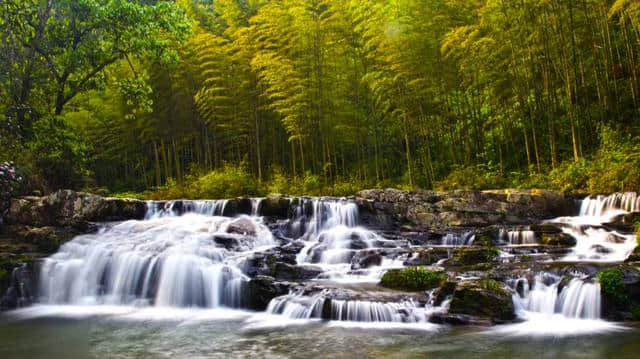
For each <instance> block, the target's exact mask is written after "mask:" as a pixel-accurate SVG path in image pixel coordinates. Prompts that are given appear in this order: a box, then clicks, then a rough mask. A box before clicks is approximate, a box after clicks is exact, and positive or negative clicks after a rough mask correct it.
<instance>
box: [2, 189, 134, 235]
mask: <svg viewBox="0 0 640 359" xmlns="http://www.w3.org/2000/svg"><path fill="white" fill-rule="evenodd" d="M145 212H146V204H145V202H144V201H139V200H133V199H120V198H104V197H100V196H97V195H93V194H90V193H83V192H74V191H71V190H61V191H57V192H54V193H52V194H50V195H49V196H46V197H22V198H17V199H14V200H12V201H11V205H10V207H9V210H8V212H7V215H6V218H5V220H6V222H7V223H9V224H22V225H28V226H33V227H46V226H54V227H67V226H69V227H71V226H73V227H77V226H80V227H82V226H84V225H86V223H88V222H108V221H121V220H128V219H142V218H144V215H145Z"/></svg>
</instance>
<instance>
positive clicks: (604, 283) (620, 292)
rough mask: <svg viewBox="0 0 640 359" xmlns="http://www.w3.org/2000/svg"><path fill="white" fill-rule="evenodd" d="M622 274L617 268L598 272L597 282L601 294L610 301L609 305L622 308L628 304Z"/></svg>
mask: <svg viewBox="0 0 640 359" xmlns="http://www.w3.org/2000/svg"><path fill="white" fill-rule="evenodd" d="M623 277H624V276H623V273H622V271H621V270H620V269H618V268H610V269H607V270H603V271H601V272H598V282H599V283H600V286H601V288H602V294H603V295H604V296H605V298H607V299H608V300H610V301H611V304H613V305H616V306H620V307H624V306H626V305H627V304H628V302H629V296H628V294H627V290H626V288H625V286H624V284H623V283H622V279H623Z"/></svg>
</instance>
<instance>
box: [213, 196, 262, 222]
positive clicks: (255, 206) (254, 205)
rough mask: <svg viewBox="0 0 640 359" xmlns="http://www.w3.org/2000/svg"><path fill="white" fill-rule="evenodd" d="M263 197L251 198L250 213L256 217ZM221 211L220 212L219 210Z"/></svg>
mask: <svg viewBox="0 0 640 359" xmlns="http://www.w3.org/2000/svg"><path fill="white" fill-rule="evenodd" d="M262 201H264V198H251V215H252V216H254V217H257V216H258V215H260V206H261V205H262ZM221 213H222V212H221Z"/></svg>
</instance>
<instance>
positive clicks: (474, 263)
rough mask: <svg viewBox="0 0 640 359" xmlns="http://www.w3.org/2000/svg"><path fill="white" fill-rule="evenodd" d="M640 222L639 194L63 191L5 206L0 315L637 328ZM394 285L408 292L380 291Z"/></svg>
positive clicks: (0, 237) (0, 255)
mask: <svg viewBox="0 0 640 359" xmlns="http://www.w3.org/2000/svg"><path fill="white" fill-rule="evenodd" d="M638 209H639V208H638V197H637V196H635V194H614V195H612V196H609V197H592V198H588V199H586V200H584V201H581V200H577V199H575V198H570V197H566V196H564V195H562V194H559V193H556V192H551V191H539V190H528V191H524V190H500V191H483V192H475V191H456V192H447V193H442V192H431V191H411V192H407V191H399V190H394V189H387V190H367V191H362V192H360V193H358V195H357V196H354V197H351V198H342V199H338V198H306V197H288V196H283V195H272V196H269V197H266V198H260V199H251V198H236V199H228V200H209V201H188V200H184V201H154V202H144V201H137V200H125V199H114V198H103V197H100V196H96V195H92V194H87V193H78V192H73V191H58V192H56V193H53V194H51V195H49V196H46V197H25V198H19V199H14V200H13V201H12V202H11V205H10V208H9V210H8V212H7V215H6V216H5V218H4V224H3V225H2V227H0V231H1V232H0V293H4V296H3V300H2V307H3V308H4V309H11V308H16V307H20V306H26V305H31V304H34V303H40V304H42V303H46V304H73V305H83V304H85V305H86V304H91V305H95V304H98V305H100V304H110V305H113V304H115V305H132V304H135V305H143V306H171V307H194V306H195V307H205V308H212V307H230V308H243V309H249V310H255V311H266V312H268V313H270V314H273V315H279V316H285V317H288V318H292V319H305V318H307V319H309V318H317V319H323V320H332V321H356V322H358V321H359V322H396V323H421V322H425V323H426V322H431V323H436V324H443V325H446V324H449V325H459V324H481V325H493V324H504V323H509V322H516V321H523V320H526V313H547V314H554V313H555V314H562V315H564V316H566V317H568V318H578V319H580V318H584V319H599V318H605V319H610V320H631V319H634V318H636V319H637V317H636V315H640V309H638V308H640V270H639V269H638V265H639V263H638V262H637V260H639V259H640V257H639V256H638V253H637V252H634V248H635V247H636V238H635V234H634V227H633V225H632V224H633V223H634V221H635V213H636V212H637V210H638ZM416 268H418V269H419V270H415V271H413V269H416ZM392 271H397V273H395V275H398V276H399V277H398V278H403V277H402V276H407V278H409V279H407V283H409V284H410V285H409V287H407V288H403V287H402V286H401V285H394V286H393V288H389V287H388V286H382V285H380V283H381V281H383V276H385V273H388V274H386V275H391V273H393V272H392ZM405 271H406V273H405ZM434 276H435V277H437V280H436V281H435V282H434V281H433V280H432V277H434ZM395 281H396V282H397V281H399V279H398V280H395ZM416 283H417V284H416ZM422 283H426V284H424V285H423V284H422ZM545 300H546V302H549V303H551V304H550V305H548V306H547V307H542V306H541V303H544V302H545ZM523 313H525V314H523Z"/></svg>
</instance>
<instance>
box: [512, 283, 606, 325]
mask: <svg viewBox="0 0 640 359" xmlns="http://www.w3.org/2000/svg"><path fill="white" fill-rule="evenodd" d="M522 280H524V281H526V279H522ZM561 283H562V282H561V280H560V278H558V277H554V276H552V275H550V274H546V275H538V276H536V278H535V281H534V283H533V284H531V285H530V284H529V283H526V284H524V286H523V287H524V293H523V294H524V296H522V297H521V296H520V294H514V296H513V303H514V306H515V309H516V312H517V313H518V314H519V315H520V316H522V317H524V318H526V317H527V316H528V313H541V314H544V315H547V316H549V317H553V316H555V315H556V314H560V315H562V316H563V317H566V318H578V319H599V318H600V307H601V302H602V300H601V297H600V284H599V283H597V282H596V281H595V280H593V281H588V280H583V279H579V278H573V279H571V280H570V281H569V282H568V283H566V284H565V285H564V286H563V287H562V288H560V285H561Z"/></svg>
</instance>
